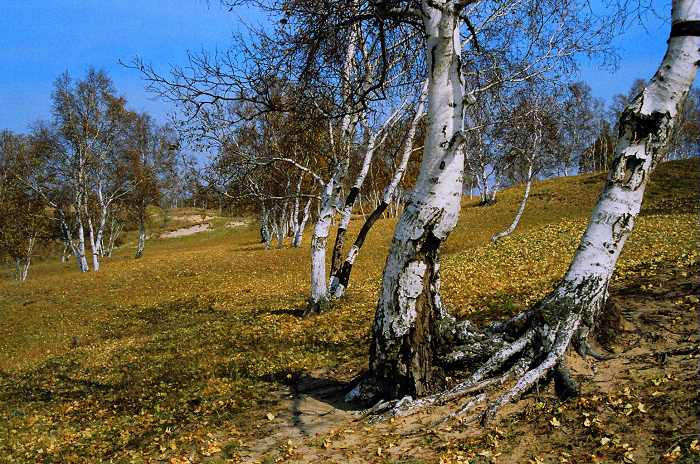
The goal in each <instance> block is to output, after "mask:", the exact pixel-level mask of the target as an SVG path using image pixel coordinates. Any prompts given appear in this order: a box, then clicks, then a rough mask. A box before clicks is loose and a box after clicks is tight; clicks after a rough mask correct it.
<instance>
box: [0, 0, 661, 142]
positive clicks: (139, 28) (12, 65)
mask: <svg viewBox="0 0 700 464" xmlns="http://www.w3.org/2000/svg"><path fill="white" fill-rule="evenodd" d="M657 9H658V10H659V13H660V14H661V15H662V16H663V18H658V17H656V16H654V15H646V17H645V27H642V26H639V25H636V26H634V27H633V28H632V29H631V30H630V31H629V32H628V33H626V34H625V35H624V36H623V37H621V38H619V39H618V40H616V44H618V45H619V47H620V50H619V54H620V56H621V61H620V66H619V69H618V70H617V72H615V73H613V74H611V73H610V72H609V71H607V70H601V69H598V67H597V66H596V65H594V64H588V63H582V72H581V74H580V76H579V78H583V79H585V80H587V81H588V82H589V84H590V85H591V87H592V88H593V93H594V95H595V96H597V97H601V98H606V99H607V98H609V97H610V96H611V95H613V94H615V93H626V92H627V90H628V89H629V87H630V85H631V83H632V81H633V80H634V79H636V78H638V77H642V78H649V77H651V75H652V73H653V72H654V70H655V68H656V66H657V65H658V63H659V61H660V59H661V57H662V55H663V52H664V49H665V43H666V38H667V37H668V32H669V29H670V23H669V19H668V17H670V12H669V8H668V4H667V2H665V1H663V2H659V4H658V5H657ZM1 13H2V15H1V16H0V50H1V52H0V53H1V54H0V56H1V59H0V129H3V128H7V129H11V130H14V131H18V132H24V131H26V130H27V129H28V127H29V126H30V125H31V124H32V123H33V122H34V121H36V120H38V119H47V118H48V117H49V116H50V113H49V112H50V96H51V90H52V87H53V82H54V79H55V78H56V77H57V76H58V75H59V74H61V73H62V72H64V71H66V70H68V71H69V72H70V73H71V74H72V75H73V76H77V77H80V76H82V75H83V73H84V72H85V71H86V70H87V68H88V67H89V66H94V67H96V68H102V69H104V70H105V71H107V73H108V74H109V75H110V76H111V77H112V79H113V80H114V83H115V85H116V87H117V89H118V91H119V93H121V94H123V95H124V96H126V98H127V100H128V101H129V106H130V107H131V108H133V109H137V110H141V111H143V110H147V111H149V112H150V113H151V114H152V115H154V116H155V117H156V118H157V119H159V120H161V121H163V120H165V118H166V116H167V113H168V112H169V111H170V107H169V106H168V104H167V103H165V102H161V101H157V100H154V98H153V97H152V96H151V95H149V94H148V93H147V92H146V91H145V90H144V83H143V81H142V80H141V78H140V75H139V73H138V72H136V71H134V70H132V69H127V68H124V67H123V66H121V65H120V64H119V60H122V61H130V60H131V59H133V58H134V57H135V56H137V55H138V56H140V57H142V58H143V59H144V60H145V61H148V62H152V63H154V64H155V65H156V66H157V67H158V68H159V69H162V70H165V69H167V67H168V65H171V64H172V65H183V64H185V63H186V52H187V50H193V51H198V50H201V49H206V50H210V51H213V50H214V49H216V48H218V49H224V48H226V47H227V45H228V44H229V43H230V38H231V35H232V34H233V33H234V32H235V31H236V30H237V27H238V26H237V24H239V21H240V20H243V21H246V22H255V21H256V20H257V18H256V16H255V14H254V13H252V12H250V11H246V10H242V11H239V10H236V11H234V12H228V11H226V10H224V9H222V7H220V5H219V2H218V0H209V1H207V0H111V1H110V0H2V11H1Z"/></svg>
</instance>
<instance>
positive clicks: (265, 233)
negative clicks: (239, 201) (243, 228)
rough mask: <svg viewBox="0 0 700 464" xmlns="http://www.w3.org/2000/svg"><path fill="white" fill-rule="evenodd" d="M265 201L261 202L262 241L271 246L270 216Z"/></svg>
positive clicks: (266, 246)
mask: <svg viewBox="0 0 700 464" xmlns="http://www.w3.org/2000/svg"><path fill="white" fill-rule="evenodd" d="M269 214H270V213H269V211H268V209H267V206H265V202H260V216H259V219H258V220H259V221H260V241H261V242H262V243H263V244H265V248H266V249H267V248H270V241H271V240H272V234H270V225H269V221H270V216H269Z"/></svg>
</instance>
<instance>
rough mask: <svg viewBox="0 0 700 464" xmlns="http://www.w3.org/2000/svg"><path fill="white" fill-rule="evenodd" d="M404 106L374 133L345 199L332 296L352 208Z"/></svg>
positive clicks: (333, 262) (334, 259)
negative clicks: (377, 151)
mask: <svg viewBox="0 0 700 464" xmlns="http://www.w3.org/2000/svg"><path fill="white" fill-rule="evenodd" d="M403 107H404V105H401V106H400V107H399V108H397V109H396V110H395V111H394V112H393V113H392V114H391V116H389V118H388V119H387V120H386V121H385V122H384V124H383V125H382V127H381V128H380V129H379V130H378V131H377V132H374V133H372V135H370V137H369V141H368V142H367V149H366V151H365V157H364V159H363V160H362V167H361V168H360V172H359V173H358V174H357V177H356V178H355V182H354V183H353V185H352V187H351V188H350V192H348V196H347V197H346V198H345V204H344V205H343V211H342V212H341V214H340V223H339V224H338V230H337V232H336V235H335V244H334V245H333V255H332V258H331V279H330V288H331V294H333V289H334V288H336V287H337V285H338V273H339V272H340V267H341V265H342V262H343V261H342V259H343V246H344V245H345V235H346V234H347V230H348V225H349V224H350V218H351V217H352V208H353V206H355V200H356V199H357V197H358V195H359V194H360V189H361V188H362V185H363V184H364V182H365V178H366V177H367V173H369V168H370V166H371V164H372V159H373V158H374V151H375V150H376V148H377V147H378V146H379V145H381V144H382V143H383V142H384V139H385V138H386V135H387V134H388V130H389V128H390V127H391V125H392V123H393V122H394V120H395V119H396V117H397V116H398V114H399V112H400V111H401V109H403ZM380 135H382V138H381V140H379V142H378V141H377V138H378V137H379V136H380Z"/></svg>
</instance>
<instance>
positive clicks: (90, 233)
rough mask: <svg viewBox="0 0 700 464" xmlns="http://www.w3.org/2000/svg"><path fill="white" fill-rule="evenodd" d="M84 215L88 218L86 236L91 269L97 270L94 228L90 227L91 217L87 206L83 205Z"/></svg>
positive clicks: (98, 253)
mask: <svg viewBox="0 0 700 464" xmlns="http://www.w3.org/2000/svg"><path fill="white" fill-rule="evenodd" d="M85 217H87V220H88V237H89V238H90V250H91V251H92V270H93V271H94V272H97V271H99V270H100V250H99V249H98V248H97V245H96V241H95V229H94V228H93V227H92V217H91V216H90V212H89V211H88V210H87V207H85Z"/></svg>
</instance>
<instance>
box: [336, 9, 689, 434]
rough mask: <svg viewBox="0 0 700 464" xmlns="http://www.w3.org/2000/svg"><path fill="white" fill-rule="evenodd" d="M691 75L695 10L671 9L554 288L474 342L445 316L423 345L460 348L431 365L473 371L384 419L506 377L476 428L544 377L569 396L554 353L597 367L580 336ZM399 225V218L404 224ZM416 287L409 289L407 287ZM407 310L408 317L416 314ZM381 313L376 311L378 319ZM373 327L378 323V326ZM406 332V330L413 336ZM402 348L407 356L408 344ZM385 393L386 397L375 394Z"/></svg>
mask: <svg viewBox="0 0 700 464" xmlns="http://www.w3.org/2000/svg"><path fill="white" fill-rule="evenodd" d="M698 66H700V0H675V1H674V2H673V9H672V27H671V36H670V38H669V40H668V48H667V51H666V55H665V56H664V58H663V61H662V62H661V65H660V66H659V69H658V70H657V72H656V74H655V75H654V77H653V78H652V80H651V81H650V83H649V84H648V85H647V86H646V88H645V89H644V90H643V91H642V92H641V93H640V94H639V95H638V96H637V97H635V98H634V99H633V100H632V101H631V102H630V104H629V105H628V106H627V107H626V108H625V110H624V111H623V112H622V114H621V116H620V121H619V134H620V136H619V139H618V141H617V143H616V146H615V157H614V160H613V165H612V167H611V171H610V173H609V175H608V179H607V182H606V184H605V186H604V188H603V191H602V193H601V195H600V197H599V199H598V203H597V204H596V206H595V208H594V210H593V213H592V217H591V219H590V221H589V224H588V227H587V229H586V231H585V232H584V235H583V237H582V238H581V243H580V245H579V248H578V250H577V252H576V254H575V255H574V258H573V260H572V262H571V265H570V267H569V269H568V271H567V272H566V274H565V275H564V277H563V279H562V280H561V281H560V283H559V284H558V285H557V287H556V288H555V289H554V290H553V291H552V292H551V293H550V294H549V295H548V296H546V297H545V298H544V299H543V300H542V301H540V302H539V303H537V304H536V305H535V306H534V307H533V308H532V309H530V310H528V311H525V312H523V313H521V314H519V315H518V316H516V317H514V318H513V319H511V320H510V321H506V322H505V323H496V324H492V325H491V326H490V327H489V328H488V330H486V331H484V332H481V333H478V332H475V331H474V330H473V326H472V325H471V324H470V323H469V321H463V322H462V323H455V322H454V319H453V318H451V317H450V316H449V315H447V314H445V316H444V318H443V319H442V321H440V322H441V323H440V330H439V333H437V334H435V335H436V336H435V337H434V338H433V340H434V341H435V343H436V344H442V345H444V344H445V343H446V342H450V343H452V344H461V346H457V347H456V348H457V349H455V351H453V352H452V353H449V354H448V355H447V356H444V355H443V356H442V357H441V359H442V360H443V361H444V362H450V360H451V361H452V362H454V360H456V359H458V358H460V357H461V358H462V362H464V363H465V364H467V365H471V366H474V363H476V369H475V370H473V372H472V374H471V375H470V376H469V378H468V379H466V380H465V381H463V382H461V383H460V384H458V385H456V386H454V387H452V388H450V389H449V390H447V391H444V392H440V393H437V394H435V395H431V396H429V397H426V398H421V399H418V400H412V399H408V400H407V401H399V402H396V403H395V405H394V406H390V407H392V411H391V413H392V414H396V413H397V411H399V412H401V413H402V414H404V415H405V414H406V413H410V412H411V411H415V410H418V409H420V408H422V407H425V406H426V405H432V404H436V403H439V402H441V401H443V400H445V399H454V398H459V397H461V396H464V395H466V394H469V392H473V391H478V388H479V387H478V386H479V385H493V384H494V383H503V382H504V381H505V380H507V379H508V378H509V376H513V377H515V379H516V381H515V383H514V384H513V386H512V387H511V388H510V389H508V390H507V391H506V392H505V393H503V394H502V395H500V396H499V397H498V398H497V399H496V400H495V401H493V402H492V403H491V404H490V405H489V406H488V407H487V409H486V411H485V412H484V413H483V415H482V423H484V422H487V421H489V420H490V419H491V418H493V417H494V415H495V414H496V412H497V411H498V410H499V409H500V408H501V407H503V406H504V405H505V404H507V403H509V402H511V401H513V400H515V399H516V398H518V397H519V396H520V395H521V394H522V393H523V392H525V391H527V390H528V389H530V388H531V387H532V386H533V385H535V383H536V382H538V381H539V380H540V379H542V378H543V377H544V376H545V375H547V374H548V373H549V372H551V371H554V374H555V375H554V376H553V377H554V380H555V382H556V383H559V384H560V386H561V384H563V386H564V387H565V388H566V389H568V390H569V391H571V388H572V386H573V387H575V384H574V383H573V381H572V379H571V378H570V377H569V376H568V374H567V373H566V372H567V370H566V367H565V365H564V353H565V352H566V350H567V348H568V347H569V345H570V344H573V346H574V347H575V348H576V349H577V351H578V352H579V353H580V354H582V355H587V354H590V355H593V356H594V357H597V355H596V354H595V353H594V352H593V351H592V350H591V348H590V346H589V344H588V341H587V338H588V335H589V333H590V332H591V330H593V329H594V328H595V326H596V323H597V320H598V317H599V314H600V312H601V309H602V307H603V305H604V304H605V300H606V298H607V294H608V284H609V282H610V278H611V277H612V274H613V272H614V270H615V266H616V264H617V260H618V258H619V256H620V253H621V252H622V249H623V246H624V244H625V242H626V240H627V237H628V236H629V234H630V233H631V232H632V229H633V227H634V222H635V220H636V218H637V216H638V214H639V211H640V209H641V205H642V200H643V197H644V190H645V188H646V185H647V183H648V181H649V176H650V174H651V172H652V171H653V170H654V168H655V167H656V166H657V165H658V163H659V162H661V160H662V159H663V158H664V156H665V155H666V153H667V151H668V148H669V142H670V139H671V137H672V134H673V130H674V126H676V125H677V123H678V115H679V113H680V111H681V109H682V106H683V103H684V101H685V99H686V96H687V94H688V91H689V89H690V87H691V85H692V83H693V80H694V79H695V75H696V73H697V68H698ZM406 215H407V213H404V217H405V216H406ZM388 264H389V263H387V265H388ZM425 269H427V267H426V268H425ZM407 280H408V279H407ZM416 280H419V279H414V280H413V281H416ZM385 281H386V275H385ZM382 298H383V297H382ZM416 301H419V300H416ZM380 304H381V300H380ZM415 306H416V308H417V307H418V305H417V304H416V305H415ZM381 309H382V307H381V306H380V308H379V310H381ZM379 310H378V312H377V321H378V323H377V322H375V334H374V336H375V341H374V343H373V346H372V353H371V356H372V357H371V358H370V361H371V364H370V367H371V368H372V374H373V375H374V376H375V377H378V378H379V379H380V380H382V379H386V376H384V377H380V376H378V375H377V367H376V359H377V358H378V357H377V356H376V354H375V353H376V352H377V351H379V349H382V348H383V346H382V345H381V344H380V343H377V338H379V337H378V334H377V327H381V326H382V325H386V322H384V321H383V320H382V314H381V313H380V311H379ZM408 314H409V315H410V317H409V318H404V319H403V321H401V322H403V323H402V324H395V325H394V327H397V328H401V330H404V331H405V329H404V327H406V326H407V325H409V324H407V323H406V322H405V321H407V322H408V323H412V322H413V321H415V320H416V318H417V317H420V316H419V315H420V313H419V312H418V311H417V309H416V310H414V311H412V312H411V313H408ZM383 319H384V320H386V319H387V318H386V316H384V318H383ZM418 320H420V319H418ZM411 329H412V330H416V329H414V328H413V327H411ZM394 330H395V329H394ZM387 332H388V331H387ZM380 335H381V334H380ZM408 336H409V337H410V336H412V333H409V335H408ZM506 340H513V341H506ZM408 345H409V346H413V347H416V344H415V343H413V344H411V340H410V339H409V344H408ZM389 348H392V347H391V346H389ZM401 348H402V347H399V348H398V349H397V348H394V351H396V350H399V351H400V350H401ZM418 348H419V346H418ZM414 350H416V348H414ZM409 354H410V353H409ZM384 358H386V356H384ZM394 358H395V357H394ZM465 359H466V362H465V361H464V360H465ZM404 360H411V358H410V357H409V356H404V357H403V358H400V360H399V361H398V362H396V364H399V363H401V362H403V370H399V374H401V373H403V372H408V373H410V372H411V367H412V366H413V365H412V364H408V363H406V362H405V361H404ZM506 362H508V363H509V365H510V366H512V367H510V368H509V369H507V370H506V372H505V374H504V373H503V372H502V371H501V370H502V368H503V366H504V364H506ZM399 365H400V364H399ZM380 373H381V371H380ZM404 377H405V374H404ZM387 384H388V385H389V387H386V386H385V385H387ZM393 384H394V382H391V380H390V379H387V380H384V383H383V384H381V383H380V384H379V387H380V388H379V389H378V390H379V392H380V393H384V394H385V396H394V397H396V396H399V395H397V394H395V393H394V394H392V393H393V392H392V391H391V386H392V385H393ZM366 385H367V384H366V383H365V384H360V385H359V386H358V387H357V388H356V389H355V390H353V392H351V394H350V395H349V396H350V397H351V398H352V397H353V396H355V395H358V394H359V395H362V396H365V389H367V390H369V389H368V388H366V387H365V386H366ZM370 385H371V384H370ZM381 387H384V388H381ZM481 388H482V389H483V387H481ZM375 389H376V387H375ZM407 390H408V389H407ZM574 390H575V388H574ZM387 391H388V392H389V394H388V395H387V393H386V392H387ZM370 392H371V391H370ZM400 393H401V391H400V390H399V394H400ZM485 398H486V394H482V395H479V396H478V397H476V398H474V399H472V400H469V402H467V403H466V404H465V406H464V407H462V408H460V410H458V411H457V412H456V413H455V415H457V414H459V413H460V412H462V411H464V410H465V409H466V408H468V407H469V405H470V404H473V403H474V402H478V401H484V399H485Z"/></svg>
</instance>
